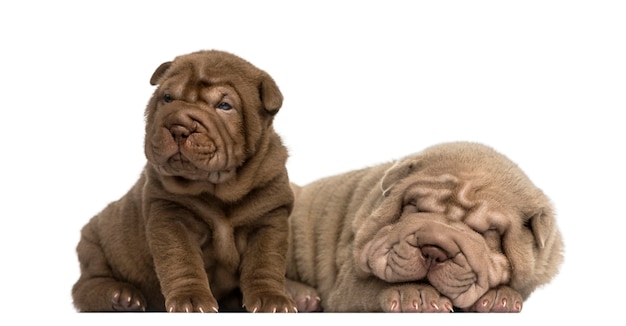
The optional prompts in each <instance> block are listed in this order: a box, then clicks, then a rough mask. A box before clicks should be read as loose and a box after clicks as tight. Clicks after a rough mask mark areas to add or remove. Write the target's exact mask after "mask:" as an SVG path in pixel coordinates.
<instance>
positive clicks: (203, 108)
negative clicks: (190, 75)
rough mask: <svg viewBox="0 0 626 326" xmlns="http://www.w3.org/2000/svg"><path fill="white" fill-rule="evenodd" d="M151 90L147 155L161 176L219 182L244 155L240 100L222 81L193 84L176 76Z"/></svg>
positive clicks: (146, 143) (228, 177) (234, 167)
mask: <svg viewBox="0 0 626 326" xmlns="http://www.w3.org/2000/svg"><path fill="white" fill-rule="evenodd" d="M157 92H158V93H157V94H156V95H155V97H156V103H155V108H154V111H153V112H152V115H153V117H152V120H153V121H152V123H151V125H150V126H149V128H148V129H147V130H146V132H147V133H146V142H145V151H146V156H147V158H148V160H149V161H150V162H151V163H152V164H153V165H154V166H155V167H156V168H157V170H158V171H159V172H160V173H161V174H162V175H164V176H172V177H179V178H184V179H187V180H195V181H198V180H206V181H208V182H211V183H215V184H217V183H221V182H224V181H227V180H228V179H230V178H231V177H232V176H233V174H234V172H235V169H236V168H237V167H238V166H239V165H241V164H242V162H243V161H244V160H245V136H244V132H243V113H242V111H243V109H244V108H243V103H242V100H241V98H240V96H239V94H238V92H237V90H236V89H235V88H234V87H233V86H230V85H228V84H226V83H220V82H219V80H215V82H214V83H211V84H208V83H204V82H197V83H194V82H193V81H191V82H190V81H189V80H186V79H185V75H184V74H182V75H177V76H174V77H172V78H170V79H167V80H166V81H165V82H164V83H163V84H162V85H161V87H159V90H158V91H157Z"/></svg>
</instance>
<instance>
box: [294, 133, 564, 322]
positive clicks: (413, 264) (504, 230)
mask: <svg viewBox="0 0 626 326" xmlns="http://www.w3.org/2000/svg"><path fill="white" fill-rule="evenodd" d="M294 189H295V190H296V204H295V206H294V210H293V212H292V215H291V217H290V247H289V252H288V267H287V277H288V278H289V279H290V280H292V281H297V282H291V281H290V282H289V284H290V286H289V288H290V292H291V293H293V295H294V297H295V299H296V301H297V302H299V305H300V309H301V310H318V309H323V310H324V311H348V312H350V311H351V312H356V311H389V312H393V311H397V312H399V311H405V312H437V311H439V312H450V311H455V310H456V311H477V312H491V311H493V312H518V311H520V310H521V309H522V303H523V302H524V300H526V299H527V298H528V297H529V295H530V294H531V293H532V292H533V290H535V289H536V288H537V287H538V286H541V285H543V284H546V283H548V282H549V281H550V280H551V279H552V278H553V277H554V276H555V275H556V274H557V273H558V268H559V266H560V264H561V262H562V259H563V256H562V255H563V253H562V252H563V243H562V238H561V234H560V232H559V230H558V228H557V223H556V220H555V217H554V210H553V207H552V205H551V203H550V201H549V199H548V198H547V197H546V195H544V193H543V192H542V191H541V190H540V189H539V188H537V187H536V186H535V185H533V183H531V181H530V180H529V178H528V177H527V176H526V175H525V174H524V173H523V172H522V171H521V170H520V168H518V166H516V164H514V163H513V162H511V161H510V160H509V159H507V158H506V157H505V156H503V155H501V154H499V153H497V152H496V151H494V150H493V149H491V148H489V147H486V146H483V145H480V144H476V143H467V142H458V143H446V144H441V145H436V146H433V147H430V148H427V149H425V150H424V151H422V152H420V153H417V154H415V155H411V156H408V157H406V158H403V159H401V160H398V161H397V162H393V163H388V164H382V165H379V166H375V167H371V168H366V169H362V170H357V171H352V172H348V173H345V174H341V175H338V176H333V177H328V178H325V179H321V180H318V181H315V182H313V183H311V184H308V185H306V186H304V187H298V186H295V185H294ZM311 287H313V288H314V289H315V290H317V292H318V294H319V297H317V298H315V295H316V294H315V292H314V291H313V289H311ZM319 299H321V302H320V301H319ZM320 304H321V306H320Z"/></svg>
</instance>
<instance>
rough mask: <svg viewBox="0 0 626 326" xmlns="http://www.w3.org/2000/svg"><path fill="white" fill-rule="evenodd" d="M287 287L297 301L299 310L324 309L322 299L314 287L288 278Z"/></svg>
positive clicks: (312, 310)
mask: <svg viewBox="0 0 626 326" xmlns="http://www.w3.org/2000/svg"><path fill="white" fill-rule="evenodd" d="M285 289H286V290H287V293H289V295H291V298H292V299H293V301H294V302H295V303H296V308H297V309H298V312H315V311H322V305H321V299H320V297H319V294H317V291H316V290H315V289H314V288H313V287H311V286H309V285H307V284H304V283H300V282H296V281H292V280H290V279H287V280H286V281H285Z"/></svg>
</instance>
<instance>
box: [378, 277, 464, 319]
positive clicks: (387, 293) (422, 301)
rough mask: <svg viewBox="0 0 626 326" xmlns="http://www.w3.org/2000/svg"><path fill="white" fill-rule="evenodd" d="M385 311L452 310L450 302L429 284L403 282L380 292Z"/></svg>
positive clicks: (380, 300)
mask: <svg viewBox="0 0 626 326" xmlns="http://www.w3.org/2000/svg"><path fill="white" fill-rule="evenodd" d="M379 302H380V305H381V308H382V310H383V311H385V312H452V311H453V310H452V302H451V301H450V299H448V298H446V297H444V296H442V295H441V293H439V291H437V290H435V288H433V287H432V286H430V285H426V284H417V283H405V284H400V285H394V286H390V287H388V288H387V289H385V290H383V291H382V292H381V293H380V297H379Z"/></svg>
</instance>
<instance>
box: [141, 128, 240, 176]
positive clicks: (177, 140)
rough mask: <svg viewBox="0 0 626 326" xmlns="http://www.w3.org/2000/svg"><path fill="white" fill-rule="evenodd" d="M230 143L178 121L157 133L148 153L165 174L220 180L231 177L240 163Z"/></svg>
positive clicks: (152, 138) (150, 158)
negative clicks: (179, 124) (176, 123)
mask: <svg viewBox="0 0 626 326" xmlns="http://www.w3.org/2000/svg"><path fill="white" fill-rule="evenodd" d="M216 144H220V146H222V147H224V148H218V147H217V145H216ZM231 147H232V146H229V145H228V144H226V143H225V142H224V141H219V140H214V139H212V138H211V135H209V134H208V133H206V132H198V131H196V129H195V128H184V127H182V126H178V125H175V126H173V127H169V128H165V127H164V128H161V129H160V130H159V131H157V132H155V133H154V135H153V136H152V137H151V138H150V141H149V143H147V144H146V156H147V158H148V160H149V161H150V162H151V163H153V165H154V166H155V167H156V168H157V170H158V171H159V173H161V174H162V175H164V176H167V177H177V178H179V179H186V180H191V181H208V182H210V183H215V184H217V183H223V182H226V181H228V180H229V179H231V178H232V176H233V175H234V172H235V170H236V167H237V166H238V164H240V162H239V161H240V159H237V158H238V157H239V156H241V155H238V154H237V153H238V152H237V151H235V150H233V149H231ZM180 181H183V180H180Z"/></svg>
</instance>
